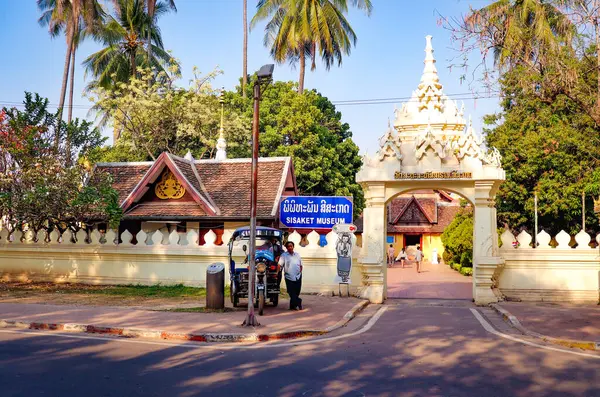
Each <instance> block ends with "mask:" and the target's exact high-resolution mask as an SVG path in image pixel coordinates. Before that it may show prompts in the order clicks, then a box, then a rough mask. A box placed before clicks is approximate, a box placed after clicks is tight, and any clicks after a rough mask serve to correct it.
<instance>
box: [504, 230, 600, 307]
mask: <svg viewBox="0 0 600 397" xmlns="http://www.w3.org/2000/svg"><path fill="white" fill-rule="evenodd" d="M597 238H598V239H600V235H599V236H598V237H597ZM501 239H502V247H501V248H500V255H501V256H502V257H503V258H504V260H505V265H504V269H503V270H502V272H501V273H500V276H499V278H498V287H499V289H500V291H501V292H502V294H503V295H504V296H505V297H507V298H508V299H521V300H523V301H549V302H578V301H590V302H598V301H599V300H600V295H599V290H600V250H599V249H598V248H591V247H590V246H589V244H590V241H591V237H590V236H589V235H588V234H587V233H585V232H579V233H578V234H577V235H576V236H575V241H576V242H577V247H576V248H572V247H571V246H570V245H569V243H570V242H571V236H570V235H569V234H567V233H566V232H564V231H562V232H560V233H559V234H558V235H556V237H555V238H554V241H555V242H556V243H557V244H558V246H557V247H555V248H552V247H551V246H550V241H551V240H552V239H551V236H550V235H549V234H548V233H546V232H541V233H540V234H538V246H537V248H532V247H531V246H530V243H531V240H532V237H531V236H530V235H529V234H528V233H526V232H521V234H519V235H518V236H516V237H515V236H514V235H513V234H512V233H511V232H510V231H506V232H504V233H503V234H502V236H501ZM514 242H518V247H517V248H515V247H514V245H515V244H513V243H514ZM553 245H554V244H553Z"/></svg>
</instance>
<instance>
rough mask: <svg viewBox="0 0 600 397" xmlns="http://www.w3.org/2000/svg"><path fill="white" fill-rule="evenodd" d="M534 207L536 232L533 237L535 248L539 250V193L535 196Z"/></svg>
mask: <svg viewBox="0 0 600 397" xmlns="http://www.w3.org/2000/svg"><path fill="white" fill-rule="evenodd" d="M533 207H534V211H535V226H534V227H535V230H534V236H533V248H537V236H538V198H537V192H535V193H534V196H533Z"/></svg>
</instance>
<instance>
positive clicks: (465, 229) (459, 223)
mask: <svg viewBox="0 0 600 397" xmlns="http://www.w3.org/2000/svg"><path fill="white" fill-rule="evenodd" d="M442 243H443V244H444V261H445V262H446V263H448V264H450V263H452V264H455V265H457V266H458V267H461V266H465V267H470V266H473V211H472V210H471V208H470V207H464V208H462V209H461V210H460V211H459V212H458V213H457V215H456V217H455V218H454V220H452V222H451V223H450V224H449V225H448V226H447V227H446V229H445V230H444V233H443V234H442ZM452 266H453V267H454V265H452ZM455 270H457V269H455Z"/></svg>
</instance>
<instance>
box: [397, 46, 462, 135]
mask: <svg viewBox="0 0 600 397" xmlns="http://www.w3.org/2000/svg"><path fill="white" fill-rule="evenodd" d="M425 39H426V45H425V60H424V61H423V63H424V64H425V66H424V68H423V74H422V75H421V81H420V83H419V85H418V86H417V89H416V90H415V91H413V93H412V97H411V99H410V101H408V102H406V103H404V104H403V105H402V108H401V110H400V111H396V120H395V121H394V127H395V128H396V130H398V132H400V133H403V132H405V131H406V132H409V133H410V132H411V131H412V132H414V131H416V130H420V129H421V128H422V127H423V126H426V125H427V124H428V123H431V126H432V127H433V128H434V130H437V131H439V130H444V131H457V132H458V131H462V130H463V129H464V126H465V120H464V118H463V113H464V111H463V110H462V109H459V107H458V105H457V104H456V102H455V101H453V100H451V99H449V98H448V97H447V96H446V95H444V92H443V85H442V83H440V76H439V75H438V71H437V68H436V67H435V63H436V61H435V57H434V56H433V46H432V44H431V39H432V36H426V38H425Z"/></svg>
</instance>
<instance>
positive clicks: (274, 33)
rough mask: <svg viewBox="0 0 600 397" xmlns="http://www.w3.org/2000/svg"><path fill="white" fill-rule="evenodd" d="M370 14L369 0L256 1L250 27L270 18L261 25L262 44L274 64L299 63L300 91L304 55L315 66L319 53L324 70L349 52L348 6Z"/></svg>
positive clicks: (351, 35) (352, 40)
mask: <svg viewBox="0 0 600 397" xmlns="http://www.w3.org/2000/svg"><path fill="white" fill-rule="evenodd" d="M349 4H350V5H351V6H353V7H356V8H358V9H361V10H364V11H365V12H366V13H367V15H370V14H371V11H372V9H373V6H372V4H371V0H350V1H348V0H260V1H259V2H258V5H257V11H256V15H255V16H254V18H252V22H251V26H252V27H253V26H255V25H256V24H257V23H258V22H259V21H262V20H265V19H270V20H269V21H268V22H267V25H266V27H265V39H264V43H265V46H267V47H271V56H272V57H273V58H274V59H275V61H277V62H278V63H283V62H286V61H289V62H291V63H296V62H299V63H300V77H299V79H298V86H299V87H298V91H299V92H300V93H302V92H303V91H304V75H305V72H306V58H307V57H311V58H312V67H311V70H314V69H315V68H316V62H315V59H316V56H317V54H319V55H320V56H321V58H322V60H323V62H324V63H325V67H326V68H327V70H329V69H330V68H331V66H332V65H333V64H335V63H337V65H338V66H340V65H341V64H342V59H343V56H344V55H350V51H351V49H352V46H356V41H357V36H356V33H355V32H354V30H353V29H352V27H351V26H350V22H349V21H348V20H347V19H346V15H347V13H348V5H349Z"/></svg>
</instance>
